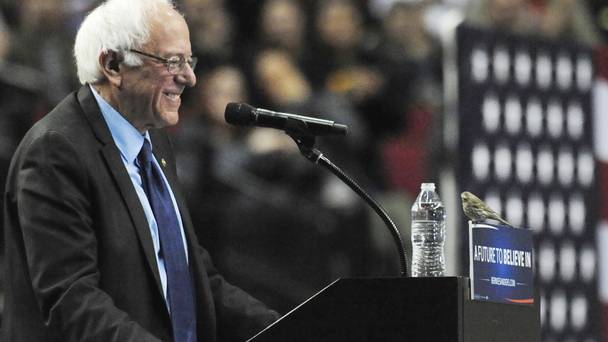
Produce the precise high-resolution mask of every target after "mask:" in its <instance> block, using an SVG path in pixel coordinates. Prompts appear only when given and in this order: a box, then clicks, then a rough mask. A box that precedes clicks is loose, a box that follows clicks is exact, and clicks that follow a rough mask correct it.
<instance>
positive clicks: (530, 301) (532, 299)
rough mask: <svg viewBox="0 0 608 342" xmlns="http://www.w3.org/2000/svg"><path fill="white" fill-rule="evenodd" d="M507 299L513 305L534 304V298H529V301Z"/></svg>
mask: <svg viewBox="0 0 608 342" xmlns="http://www.w3.org/2000/svg"><path fill="white" fill-rule="evenodd" d="M505 299H506V300H507V301H509V302H511V303H516V304H534V298H527V299H511V298H505Z"/></svg>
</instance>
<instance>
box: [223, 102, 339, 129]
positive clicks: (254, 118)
mask: <svg viewBox="0 0 608 342" xmlns="http://www.w3.org/2000/svg"><path fill="white" fill-rule="evenodd" d="M224 116H225V118H226V122H228V123H229V124H232V125H236V126H259V127H270V128H277V129H285V124H286V123H287V121H288V119H293V120H299V121H303V122H304V123H306V126H307V127H308V129H309V130H310V133H311V134H313V135H345V134H346V133H347V132H348V127H347V126H346V125H341V124H338V123H335V122H333V121H330V120H324V119H317V118H313V117H309V116H303V115H296V114H288V113H281V112H273V111H271V110H267V109H261V108H255V107H253V106H250V105H248V104H246V103H235V102H231V103H229V104H228V105H226V111H225V112H224Z"/></svg>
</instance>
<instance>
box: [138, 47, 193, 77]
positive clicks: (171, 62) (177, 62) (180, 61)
mask: <svg viewBox="0 0 608 342" xmlns="http://www.w3.org/2000/svg"><path fill="white" fill-rule="evenodd" d="M129 51H130V52H134V53H137V54H140V55H142V56H146V57H150V58H153V59H156V60H157V61H159V62H162V63H163V64H165V66H166V67H167V71H169V73H170V74H171V75H177V74H179V73H180V72H182V71H183V70H184V68H185V67H186V64H188V65H189V66H190V69H192V70H194V68H195V67H196V62H198V58H196V57H191V58H189V59H185V58H184V57H183V56H173V57H170V58H163V57H159V56H154V55H151V54H149V53H145V52H142V51H138V50H135V49H129Z"/></svg>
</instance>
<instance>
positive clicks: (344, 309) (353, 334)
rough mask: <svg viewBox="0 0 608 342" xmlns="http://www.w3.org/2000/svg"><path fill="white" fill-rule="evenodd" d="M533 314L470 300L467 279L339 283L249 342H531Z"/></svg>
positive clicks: (536, 320) (536, 332)
mask: <svg viewBox="0 0 608 342" xmlns="http://www.w3.org/2000/svg"><path fill="white" fill-rule="evenodd" d="M539 312H540V311H539V303H538V302H537V303H535V304H534V305H516V304H513V305H512V304H499V303H491V302H481V301H473V300H471V299H470V295H469V279H468V278H465V277H439V278H378V279H338V280H336V281H335V282H334V283H332V284H331V285H329V286H327V287H326V288H325V289H323V290H321V291H320V292H319V293H317V294H315V295H314V296H313V297H311V298H310V299H308V300H307V301H305V302H304V303H302V304H301V305H299V306H298V307H296V308H295V309H294V310H292V311H291V312H289V313H288V314H286V315H285V316H283V317H282V318H281V319H280V320H278V321H277V322H275V323H274V324H272V325H270V326H269V327H268V328H266V329H265V330H263V331H262V332H260V333H259V334H257V335H256V336H254V337H253V338H251V339H250V340H249V341H252V342H264V341H295V342H297V341H383V342H384V341H386V342H389V341H434V342H440V341H450V342H473V341H475V342H477V341H479V342H481V341H483V342H490V341H500V342H502V341H505V342H507V341H508V342H512V341H526V342H534V341H540V314H539Z"/></svg>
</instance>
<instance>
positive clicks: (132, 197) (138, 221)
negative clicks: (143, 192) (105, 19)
mask: <svg viewBox="0 0 608 342" xmlns="http://www.w3.org/2000/svg"><path fill="white" fill-rule="evenodd" d="M78 101H79V102H80V105H81V107H82V109H83V111H84V113H85V116H86V117H87V120H88V121H89V123H90V125H91V127H92V129H93V132H94V134H95V136H96V137H97V139H99V141H100V142H101V143H102V145H103V147H102V149H101V154H102V155H103V158H104V159H105V161H106V163H107V165H108V168H109V170H110V173H111V174H112V177H113V178H114V180H115V181H116V184H117V186H118V190H119V191H120V194H121V196H122V198H123V199H124V201H125V204H126V205H127V208H128V210H129V214H130V216H131V220H132V222H133V225H134V227H135V230H136V232H137V235H138V237H139V242H140V244H141V247H142V249H143V251H144V254H145V257H146V260H147V263H148V267H149V269H150V271H152V274H153V276H154V279H155V281H156V285H157V288H158V290H159V295H161V296H163V290H162V286H161V282H160V274H159V272H158V266H157V264H156V256H155V255H154V245H153V243H152V235H151V233H150V227H149V225H148V220H147V219H146V214H145V213H144V210H143V208H142V206H141V202H140V201H139V197H138V196H137V193H136V192H135V189H134V188H133V183H132V181H131V178H130V177H129V174H128V173H127V172H126V169H125V166H124V163H123V161H122V159H121V157H120V151H118V148H117V147H116V145H115V144H114V140H113V139H112V134H111V133H110V129H109V128H108V125H107V124H106V122H105V120H104V118H103V116H102V114H101V110H100V109H99V106H98V105H97V101H96V100H95V98H94V96H93V93H92V92H91V89H89V86H88V85H85V86H83V87H81V88H80V90H79V92H78Z"/></svg>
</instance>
